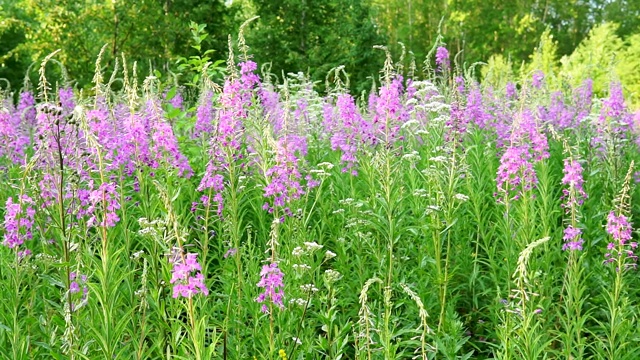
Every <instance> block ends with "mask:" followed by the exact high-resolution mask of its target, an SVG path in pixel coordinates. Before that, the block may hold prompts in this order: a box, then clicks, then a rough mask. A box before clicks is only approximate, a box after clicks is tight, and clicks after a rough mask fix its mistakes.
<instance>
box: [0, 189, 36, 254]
mask: <svg viewBox="0 0 640 360" xmlns="http://www.w3.org/2000/svg"><path fill="white" fill-rule="evenodd" d="M33 205H34V201H33V200H32V199H31V198H30V197H29V196H27V195H22V196H21V197H19V198H18V202H17V203H14V202H13V198H12V197H9V198H8V199H7V203H6V209H5V214H4V230H5V234H4V240H3V242H2V245H4V246H6V247H8V248H10V249H14V248H16V247H19V246H21V245H22V244H23V243H24V242H25V240H29V239H31V238H32V233H31V229H32V227H33V224H34V217H35V213H36V212H35V210H34V208H33Z"/></svg>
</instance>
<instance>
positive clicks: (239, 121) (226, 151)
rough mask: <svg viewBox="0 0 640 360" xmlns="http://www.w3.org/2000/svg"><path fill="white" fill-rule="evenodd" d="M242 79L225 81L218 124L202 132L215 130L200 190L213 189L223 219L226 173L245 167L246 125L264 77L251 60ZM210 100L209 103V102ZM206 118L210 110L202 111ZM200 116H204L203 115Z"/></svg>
mask: <svg viewBox="0 0 640 360" xmlns="http://www.w3.org/2000/svg"><path fill="white" fill-rule="evenodd" d="M238 66H239V67H240V77H239V78H238V77H237V76H236V77H230V78H228V79H227V80H226V81H225V84H224V87H223V90H222V94H220V97H219V99H218V100H219V102H220V108H219V109H218V110H217V112H216V113H215V114H214V115H215V124H211V123H209V122H207V121H206V119H204V120H203V121H202V125H201V129H200V130H203V131H204V130H206V129H207V126H209V125H210V126H211V127H212V132H211V135H212V136H211V138H210V139H209V150H208V151H209V157H210V158H209V162H208V163H207V167H206V171H205V174H204V176H203V178H202V180H201V181H200V185H199V186H198V191H205V190H207V189H211V190H213V192H214V195H213V198H212V199H210V201H212V202H214V203H216V204H217V214H218V216H219V217H222V211H223V209H224V203H223V196H222V192H223V191H224V188H225V178H224V176H225V174H226V172H227V171H228V169H229V168H230V167H231V166H234V165H236V164H239V165H240V166H242V164H243V159H244V154H243V147H244V145H245V124H244V122H245V121H246V119H247V117H248V116H249V109H250V108H251V106H253V93H254V89H255V88H256V87H257V86H258V85H259V81H260V78H259V77H258V76H257V75H256V74H254V71H255V70H256V69H257V65H256V63H254V62H252V61H247V62H243V63H240V64H238ZM205 101H207V100H205ZM202 111H203V114H202V116H205V115H206V116H211V114H208V113H207V114H205V113H204V112H208V111H209V109H204V108H203V109H202ZM199 116H200V115H199Z"/></svg>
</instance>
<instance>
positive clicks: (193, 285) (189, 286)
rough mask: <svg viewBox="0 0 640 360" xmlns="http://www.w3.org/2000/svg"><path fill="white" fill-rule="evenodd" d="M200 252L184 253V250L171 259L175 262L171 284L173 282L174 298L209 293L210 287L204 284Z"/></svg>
mask: <svg viewBox="0 0 640 360" xmlns="http://www.w3.org/2000/svg"><path fill="white" fill-rule="evenodd" d="M197 257H198V254H195V253H188V254H186V255H184V254H182V250H178V253H176V254H174V255H173V258H172V259H170V260H169V261H170V262H171V263H172V264H173V270H172V272H171V281H170V282H171V284H173V298H174V299H177V298H179V297H181V296H182V297H185V298H191V297H193V296H194V295H197V294H199V293H202V294H203V295H205V296H206V295H209V289H207V286H206V285H205V284H204V276H203V275H202V272H201V271H202V267H201V266H200V263H198V260H197Z"/></svg>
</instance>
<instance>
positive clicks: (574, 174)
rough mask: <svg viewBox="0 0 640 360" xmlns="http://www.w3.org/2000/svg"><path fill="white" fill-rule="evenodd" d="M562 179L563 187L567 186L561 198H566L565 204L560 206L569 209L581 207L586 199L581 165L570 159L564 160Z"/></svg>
mask: <svg viewBox="0 0 640 360" xmlns="http://www.w3.org/2000/svg"><path fill="white" fill-rule="evenodd" d="M563 172H564V177H563V178H562V184H563V185H569V188H568V189H563V190H562V192H563V196H562V198H563V199H564V198H566V199H567V202H566V203H565V204H562V207H564V208H565V209H567V211H569V209H570V208H571V207H572V206H577V205H582V203H583V202H584V200H585V199H586V198H587V193H586V192H585V191H584V187H583V185H584V179H583V178H582V165H580V163H579V162H578V161H576V160H574V159H572V158H566V159H564V170H563Z"/></svg>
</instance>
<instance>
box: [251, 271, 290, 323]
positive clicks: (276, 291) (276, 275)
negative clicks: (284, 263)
mask: <svg viewBox="0 0 640 360" xmlns="http://www.w3.org/2000/svg"><path fill="white" fill-rule="evenodd" d="M283 278H284V274H283V273H282V271H280V269H279V268H278V264H276V263H272V264H270V265H265V266H263V267H262V271H260V281H259V282H258V284H257V286H258V287H259V288H263V289H264V292H262V293H261V294H260V295H258V297H257V298H256V302H258V303H261V304H263V305H262V309H261V310H262V312H263V313H267V312H268V311H269V308H268V307H267V304H265V303H269V302H271V303H272V304H274V305H276V306H278V307H280V308H281V309H282V308H284V304H283V300H284V291H283V288H284V283H283Z"/></svg>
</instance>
